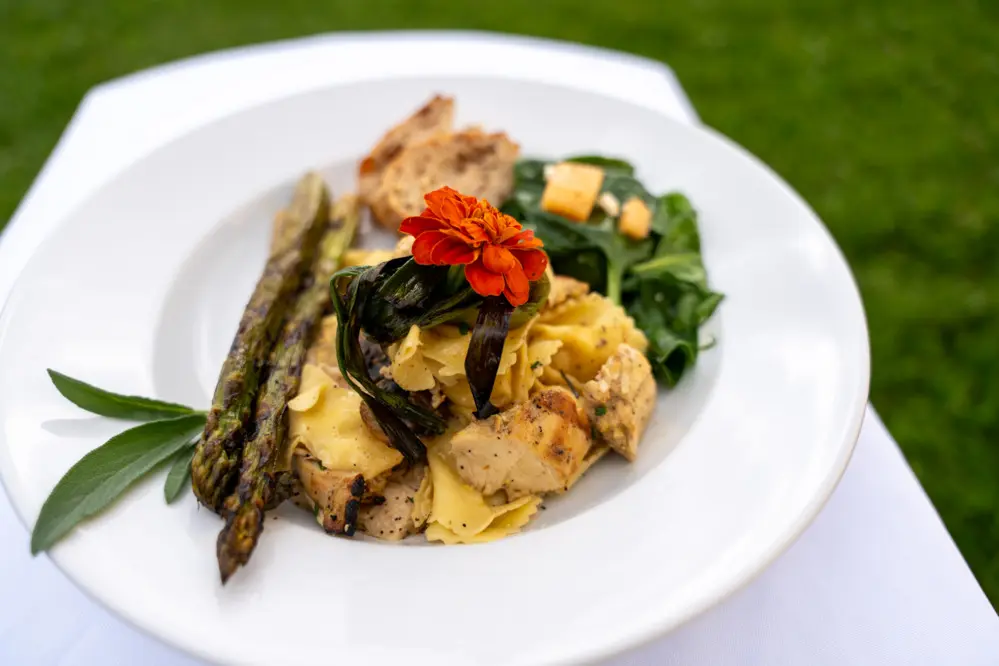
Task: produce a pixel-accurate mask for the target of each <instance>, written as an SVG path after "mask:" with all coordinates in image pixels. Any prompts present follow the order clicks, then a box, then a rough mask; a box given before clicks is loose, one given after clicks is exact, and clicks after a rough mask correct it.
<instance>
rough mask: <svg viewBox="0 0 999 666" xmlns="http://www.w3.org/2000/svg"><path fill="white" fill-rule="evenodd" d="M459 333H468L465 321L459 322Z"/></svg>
mask: <svg viewBox="0 0 999 666" xmlns="http://www.w3.org/2000/svg"><path fill="white" fill-rule="evenodd" d="M458 332H459V333H461V334H462V335H465V334H466V333H468V324H466V323H465V322H463V321H460V322H458Z"/></svg>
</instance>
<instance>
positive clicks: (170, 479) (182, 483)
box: [163, 441, 197, 504]
mask: <svg viewBox="0 0 999 666" xmlns="http://www.w3.org/2000/svg"><path fill="white" fill-rule="evenodd" d="M196 445H197V442H196V441H192V442H191V446H190V448H186V449H181V450H180V451H178V452H177V453H176V454H175V455H174V457H173V462H172V463H170V471H169V472H167V478H166V483H165V484H163V497H164V499H166V502H167V504H173V503H174V502H176V501H177V500H178V499H179V498H180V496H181V495H182V494H183V493H184V491H185V490H186V489H188V488H190V487H191V461H192V460H194V450H195V448H196Z"/></svg>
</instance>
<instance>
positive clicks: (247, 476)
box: [217, 197, 359, 583]
mask: <svg viewBox="0 0 999 666" xmlns="http://www.w3.org/2000/svg"><path fill="white" fill-rule="evenodd" d="M358 217H359V211H358V203H357V199H356V198H355V197H349V198H347V197H345V198H342V199H340V200H339V201H337V204H336V206H334V211H333V215H332V220H331V223H330V227H329V230H328V231H327V232H326V234H325V236H323V239H322V241H321V242H320V246H319V254H318V256H317V257H316V260H315V262H314V264H313V270H312V276H311V283H307V284H306V286H305V287H304V288H303V289H302V291H301V292H300V293H299V295H298V297H297V298H296V300H295V303H294V305H293V306H292V309H291V312H290V313H289V318H288V320H287V322H286V323H285V325H284V328H283V329H282V332H281V337H280V338H279V340H278V342H277V344H276V345H275V347H274V351H273V353H272V354H271V363H270V372H269V375H268V378H267V382H266V383H265V384H264V386H263V388H262V389H261V392H260V396H259V397H258V399H257V406H256V413H255V416H254V421H255V425H256V431H255V432H256V434H255V435H254V437H253V439H251V440H249V441H248V442H246V444H245V446H244V447H243V461H242V465H241V468H240V475H239V485H238V486H237V487H236V492H235V493H234V495H233V496H230V498H229V499H227V500H226V508H227V512H226V513H227V514H228V515H227V517H226V525H225V527H224V528H222V531H221V532H220V533H219V538H218V543H217V555H218V561H219V573H220V574H221V576H222V582H223V583H224V582H225V581H226V580H228V579H229V577H230V576H231V575H232V574H233V573H234V572H235V571H236V569H238V568H239V567H240V566H242V565H243V564H246V562H247V560H249V558H250V554H251V553H252V552H253V548H254V546H256V544H257V540H258V539H259V538H260V533H261V532H262V530H263V527H264V511H265V509H266V507H268V506H269V505H270V504H271V503H272V499H273V495H274V493H275V487H276V483H277V476H276V475H277V474H278V470H276V469H274V466H273V464H272V463H273V460H274V457H275V455H276V454H277V452H278V450H279V449H280V447H281V444H282V440H283V439H284V437H285V434H286V430H287V424H286V422H285V419H284V411H285V405H286V404H287V403H288V401H289V400H291V399H292V398H293V397H295V393H297V392H298V385H299V377H300V375H301V372H302V364H303V363H304V362H305V355H306V352H307V351H308V348H309V344H310V341H311V338H312V336H313V332H314V331H315V329H316V327H317V326H318V323H319V320H320V318H321V317H322V314H323V311H324V310H325V309H326V308H327V306H328V305H329V286H328V285H329V281H330V277H331V276H332V275H333V273H334V272H335V271H336V269H337V266H338V265H339V263H340V257H341V256H342V255H343V253H344V251H345V250H346V249H347V248H348V247H350V244H351V243H352V242H353V240H354V234H355V232H356V231H357V223H358Z"/></svg>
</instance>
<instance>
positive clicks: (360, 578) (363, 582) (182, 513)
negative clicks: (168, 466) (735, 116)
mask: <svg viewBox="0 0 999 666" xmlns="http://www.w3.org/2000/svg"><path fill="white" fill-rule="evenodd" d="M437 91H440V92H446V93H451V94H455V95H456V96H457V98H458V100H459V105H458V107H459V119H460V120H461V121H462V122H467V123H473V122H474V123H482V124H483V125H485V126H486V127H489V128H499V129H503V130H506V131H508V132H509V133H510V134H511V135H512V136H513V137H514V138H515V139H517V140H518V141H520V142H521V144H522V146H523V149H524V152H525V153H526V154H536V155H553V156H557V155H562V154H567V153H580V152H588V153H589V152H592V153H609V154H615V155H621V156H623V157H626V158H629V159H631V160H633V161H634V162H635V163H636V164H637V165H638V168H639V175H640V176H641V178H642V179H643V180H645V181H646V183H647V184H648V185H650V186H651V189H653V190H654V191H656V190H667V189H679V190H682V191H684V192H685V193H687V194H688V195H689V196H690V198H691V200H692V201H693V203H694V205H695V207H696V208H697V209H698V210H699V212H700V215H701V228H702V238H703V245H704V252H705V257H706V261H707V265H708V269H709V273H710V278H711V281H712V285H713V286H714V287H715V288H716V289H718V290H720V291H723V292H725V293H726V294H727V298H726V300H725V301H724V302H723V304H722V306H721V308H720V309H719V312H718V314H717V315H716V316H715V318H714V319H713V320H712V322H711V324H710V326H709V332H710V333H711V334H713V335H715V336H716V337H717V338H718V340H719V344H718V346H716V347H715V348H714V349H712V350H711V351H709V352H706V353H705V354H703V355H702V357H701V360H700V362H699V364H698V366H697V368H696V370H695V371H694V372H693V373H692V374H690V375H689V376H687V377H685V378H684V380H683V382H682V383H681V385H680V386H679V387H678V388H677V389H676V390H674V391H672V392H671V393H669V394H663V395H662V396H661V398H660V401H659V405H658V407H657V411H656V414H655V417H654V419H653V422H652V424H651V425H650V428H649V431H648V432H647V433H646V435H645V439H644V441H643V443H642V446H641V449H640V455H639V459H638V461H637V462H636V463H634V464H632V465H628V464H625V463H623V462H619V461H616V460H615V461H609V462H606V463H601V464H600V465H598V466H597V467H596V468H595V469H594V470H593V472H591V473H590V474H589V475H588V476H587V477H586V478H585V479H584V481H583V482H581V483H580V485H579V486H577V488H575V489H574V490H573V492H572V493H570V494H569V495H568V496H566V497H564V498H562V499H559V500H557V501H549V502H547V503H546V504H547V506H548V510H546V511H545V512H543V513H542V514H541V515H540V518H539V519H538V520H537V521H536V522H535V523H533V524H532V526H531V528H530V529H529V530H528V531H527V532H525V533H524V534H522V535H520V536H517V537H514V538H510V539H507V540H504V541H500V542H496V543H491V544H486V545H479V546H464V547H440V546H432V545H424V544H418V545H414V546H391V545H385V544H380V543H377V542H372V541H364V540H354V541H351V540H347V539H333V538H330V537H328V536H326V535H325V534H323V533H322V532H321V531H320V530H319V529H318V528H316V526H315V525H314V524H312V521H311V517H310V516H307V515H306V514H304V513H303V512H300V511H297V510H295V509H292V508H287V509H282V510H281V511H279V512H278V514H279V518H278V519H277V520H270V519H269V520H268V521H267V529H266V532H265V533H264V537H263V539H262V541H261V543H260V546H259V547H258V548H257V551H256V552H255V554H254V556H253V559H252V561H251V564H250V566H249V567H248V568H246V569H245V570H243V571H242V572H240V573H239V574H238V575H237V576H236V577H235V578H234V579H233V580H232V581H231V582H230V584H229V585H228V586H226V587H225V588H223V587H221V586H220V585H219V583H218V574H217V566H216V563H215V556H214V553H215V536H216V534H217V532H218V529H219V527H220V525H219V521H218V519H217V517H216V516H214V515H213V514H211V513H210V512H208V511H203V510H201V511H199V510H198V507H197V504H196V502H195V501H194V499H193V497H188V498H186V499H185V500H184V501H183V502H182V503H180V504H179V505H174V506H171V507H168V506H166V505H165V504H164V503H163V500H162V478H156V479H154V480H152V481H151V482H147V483H143V484H141V485H140V486H138V487H137V488H135V489H134V490H133V491H132V492H131V493H130V494H129V495H128V496H127V497H126V498H125V499H124V500H123V501H121V502H119V503H118V504H116V505H115V506H114V508H113V509H112V510H111V511H108V512H107V513H105V514H104V515H102V516H100V517H99V518H98V519H96V520H93V521H91V522H89V523H87V524H86V525H84V526H82V527H81V528H79V529H77V530H76V532H75V533H74V534H73V535H71V536H70V537H69V538H68V539H66V540H65V541H64V542H62V543H61V544H60V545H58V546H57V547H56V548H55V549H54V550H53V551H52V553H51V555H52V557H53V559H54V560H55V562H56V563H57V564H58V565H59V566H60V567H61V568H62V569H63V570H64V571H65V572H66V573H67V574H68V575H69V576H70V577H71V578H72V579H73V580H75V581H76V582H77V583H78V584H79V585H80V586H81V587H83V588H84V589H85V590H86V591H87V592H89V593H90V594H92V595H93V596H94V597H96V598H97V599H99V600H101V601H102V602H103V603H105V604H106V605H108V606H109V607H110V608H112V609H114V610H115V611H116V612H118V613H119V614H121V615H122V616H123V617H125V618H126V619H128V620H130V621H132V622H134V623H135V624H137V625H138V626H140V627H141V628H143V629H145V630H147V631H149V632H151V633H153V634H155V635H157V636H159V637H161V638H163V639H164V640H166V641H168V642H170V643H172V644H174V645H177V646H180V647H181V648H183V649H185V650H188V651H189V652H192V653H194V654H197V655H200V656H202V657H205V658H208V659H212V660H216V661H224V662H240V663H267V664H273V663H296V662H302V661H305V660H315V661H318V662H320V663H332V662H337V663H339V662H343V663H406V664H423V663H426V664H431V663H432V664H435V665H436V666H446V665H448V664H470V663H479V664H541V663H571V662H577V661H580V660H588V659H596V658H599V657H602V656H606V655H608V654H611V653H613V652H616V651H619V650H622V649H625V648H627V647H630V646H632V645H634V644H636V643H638V642H640V641H644V640H648V639H651V638H652V637H654V636H656V635H658V634H660V633H662V632H664V631H666V630H668V629H670V628H672V627H674V626H676V625H677V624H679V623H680V622H683V621H685V620H687V619H689V618H690V617H692V616H693V615H695V614H697V613H698V612H700V611H702V610H704V609H705V608H707V607H708V606H710V605H712V604H713V603H715V602H717V601H719V600H720V599H722V598H723V597H725V596H726V595H728V594H730V593H732V592H733V591H734V590H735V589H737V588H738V587H740V586H741V585H743V584H745V583H746V582H747V581H749V580H750V579H751V578H752V577H753V576H754V575H756V574H757V573H759V572H760V571H761V570H762V568H763V567H765V566H766V565H767V564H768V563H769V562H770V561H772V560H773V559H774V558H775V557H776V556H777V555H778V554H779V553H780V552H782V551H783V550H784V549H785V548H787V546H788V545H789V544H790V543H791V542H792V541H793V539H794V538H795V537H796V536H797V535H798V534H800V533H801V531H802V530H803V529H804V528H805V526H806V525H807V524H808V523H809V522H810V521H811V520H812V518H814V516H815V515H816V513H817V512H818V511H819V509H820V508H821V506H822V505H823V503H824V502H825V500H826V499H827V498H828V496H829V494H830V493H831V492H832V489H833V488H834V486H835V484H836V482H837V481H838V479H839V477H840V475H841V474H842V472H843V470H844V468H845V466H846V463H847V461H848V459H849V457H850V453H851V452H852V449H853V444H854V442H855V440H856V437H857V434H858V432H859V428H860V424H861V419H862V416H863V409H864V405H865V403H866V398H867V386H868V378H869V353H868V343H867V333H866V327H865V322H864V314H863V309H862V306H861V303H860V298H859V295H858V292H857V289H856V287H855V285H854V282H853V280H852V277H851V276H850V273H849V270H848V268H847V266H846V264H845V262H844V261H843V258H842V256H841V255H840V253H839V251H838V250H837V248H836V246H835V244H834V243H833V241H832V239H831V238H830V236H829V234H828V233H827V231H826V230H825V228H824V227H823V226H822V225H821V223H820V222H819V221H818V219H817V218H816V217H815V215H814V214H813V213H812V212H811V211H810V210H809V208H808V207H807V206H806V205H805V204H804V203H803V202H802V201H801V200H800V199H799V198H798V197H797V196H796V195H795V194H794V192H793V191H792V190H791V189H790V188H789V187H788V186H787V185H786V184H784V183H783V182H782V181H781V180H780V179H779V178H777V177H776V176H775V175H774V174H773V173H772V172H770V171H769V170H768V169H767V168H766V167H765V166H763V165H762V164H760V163H759V162H758V161H757V160H755V159H754V158H752V157H751V156H749V155H748V154H747V153H745V152H744V151H743V150H742V149H740V148H738V147H737V146H735V145H734V144H732V143H731V142H729V141H728V140H726V139H724V138H722V137H720V136H718V135H716V134H714V133H712V132H710V131H707V130H703V129H697V128H693V127H690V126H685V125H681V124H677V123H675V122H673V121H670V120H669V119H667V118H665V117H663V116H661V115H659V114H657V113H655V112H653V111H650V110H648V109H645V108H640V107H637V106H632V105H630V104H627V103H625V102H622V101H620V100H617V99H613V98H609V97H603V96H599V95H595V94H591V93H586V92H581V91H578V90H570V89H566V88H560V87H556V86H550V85H545V84H540V83H530V82H523V81H516V80H510V79H499V78H497V79H483V78H476V79H467V78H466V79H457V78H456V79H429V78H406V79H398V80H385V81H377V82H368V83H361V84H352V85H349V86H340V87H336V88H332V89H327V90H322V91H318V92H314V93H309V94H305V95H301V96H296V97H290V98H287V99H283V100H280V101H277V102H274V103H271V104H267V105H265V106H261V107H258V108H255V109H252V110H249V111H246V112H243V113H240V114H238V115H235V116H232V117H230V118H226V119H224V120H222V121H219V122H216V123H213V124H211V125H208V126H206V127H204V128H202V129H200V130H198V131H196V132H193V133H191V134H189V135H187V136H185V137H183V138H181V139H179V140H177V141H175V142H174V143H172V144H169V145H167V146H166V147H164V148H162V149H160V150H158V151H156V152H155V153H153V154H151V155H150V156H148V157H147V158H146V159H144V160H142V161H141V162H139V163H137V164H135V165H134V166H133V167H131V168H129V169H128V170H126V171H125V172H124V173H122V174H121V175H120V176H119V177H118V178H116V179H115V180H114V181H113V182H111V183H110V184H109V185H107V186H106V187H105V188H104V189H102V190H101V191H100V192H98V193H97V194H96V195H95V196H94V197H93V198H91V199H90V200H89V201H88V202H87V203H86V204H85V205H83V206H82V207H81V208H80V209H79V210H78V211H77V212H76V213H75V214H73V215H72V216H71V217H70V218H69V219H68V220H66V222H65V223H64V224H63V226H62V227H61V228H60V230H59V231H58V232H57V233H56V234H55V235H54V236H53V238H52V239H51V240H50V241H49V242H48V243H47V244H46V245H44V246H43V247H42V248H41V249H40V250H39V251H38V253H37V254H36V255H35V256H34V257H33V258H32V260H31V262H30V264H29V266H28V267H27V268H26V269H25V271H24V273H23V274H22V276H21V278H20V280H19V283H18V285H17V287H16V288H15V290H14V292H13V293H12V295H11V298H10V300H9V301H8V303H7V305H6V307H5V309H4V312H3V314H2V317H0V424H2V430H0V437H2V439H0V444H2V445H0V472H2V477H3V481H4V485H5V486H6V488H7V491H8V493H9V494H10V496H11V498H12V500H13V502H14V505H15V506H16V508H17V510H18V512H19V513H20V515H21V516H22V518H24V519H25V522H26V523H28V524H29V525H30V524H32V523H33V522H34V520H35V517H36V516H37V514H38V511H39V508H40V507H41V504H42V502H43V501H44V499H45V497H46V495H47V494H48V492H49V490H50V489H51V488H52V487H53V485H54V484H55V482H56V481H57V480H58V478H59V477H60V476H61V475H62V474H63V473H64V472H65V471H66V469H68V468H69V467H70V466H71V465H72V464H73V463H74V462H75V461H76V460H78V459H79V458H80V457H81V456H82V455H83V454H84V453H86V452H87V451H88V450H90V449H92V448H93V447H95V446H97V445H99V444H100V443H101V442H103V441H104V440H105V439H106V438H107V437H108V436H109V435H111V434H112V433H114V432H116V431H118V430H120V429H121V427H122V426H121V424H119V423H115V422H112V421H109V420H106V419H100V418H96V417H90V416H88V415H87V414H85V413H83V412H81V411H80V410H78V409H76V408H75V407H73V406H72V405H70V404H69V403H67V402H66V401H65V400H64V399H62V398H61V397H60V396H59V395H58V394H57V393H56V391H55V389H54V388H53V387H52V386H51V385H50V384H49V382H48V379H47V377H46V375H45V368H46V367H52V368H56V369H58V370H61V371H63V372H66V373H68V374H70V375H73V376H76V377H80V378H82V379H85V380H87V381H90V382H93V383H95V384H97V385H99V386H102V387H105V388H109V389H112V390H119V391H123V392H130V393H139V394H144V395H154V396H157V397H161V398H165V399H170V400H177V401H181V402H186V403H188V404H193V405H207V404H208V402H209V396H210V395H211V392H212V389H213V386H214V382H215V379H216V377H217V371H218V367H219V365H220V363H221V361H222V359H223V358H224V356H225V353H226V350H227V348H228V345H229V342H230V340H231V337H232V333H233V329H234V327H235V324H236V322H237V320H238V318H239V315H240V313H241V311H242V307H243V304H244V302H245V299H246V298H247V296H248V294H249V292H250V291H251V289H252V286H253V284H254V282H255V281H256V278H257V276H258V274H259V271H260V268H261V266H262V262H263V259H264V253H265V247H266V242H267V234H268V225H269V224H270V217H271V215H272V214H273V213H274V212H275V211H276V210H277V209H278V208H279V207H280V206H281V204H282V203H283V202H284V201H285V199H286V198H287V196H288V194H289V192H290V187H291V183H292V182H293V180H294V178H295V177H296V176H297V175H298V174H299V173H300V172H302V171H303V170H305V169H306V168H309V167H312V166H321V167H323V168H324V172H325V173H326V175H327V176H328V178H329V180H330V182H331V183H332V185H333V187H334V189H335V190H336V191H338V192H342V191H344V190H345V189H347V188H349V187H350V186H351V185H352V175H351V174H352V170H353V164H354V162H355V160H356V159H357V158H358V156H360V155H361V154H363V153H364V152H366V150H367V148H369V147H370V145H371V144H372V143H373V142H374V141H375V139H376V138H377V137H378V136H379V135H380V134H381V133H382V132H383V131H384V130H385V129H386V128H387V127H388V126H389V125H390V124H392V123H393V122H395V121H397V120H398V118H400V117H401V116H402V115H404V114H405V113H407V112H408V111H409V110H410V109H412V108H415V107H416V106H417V105H418V104H419V103H420V102H421V101H422V100H424V99H425V98H426V97H428V96H429V95H430V94H431V93H433V92H437Z"/></svg>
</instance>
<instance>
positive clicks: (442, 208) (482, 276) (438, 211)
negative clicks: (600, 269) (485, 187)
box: [399, 187, 548, 307]
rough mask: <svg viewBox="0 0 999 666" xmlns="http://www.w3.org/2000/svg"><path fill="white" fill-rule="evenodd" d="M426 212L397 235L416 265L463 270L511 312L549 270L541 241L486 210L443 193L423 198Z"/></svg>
mask: <svg viewBox="0 0 999 666" xmlns="http://www.w3.org/2000/svg"><path fill="white" fill-rule="evenodd" d="M423 200H424V201H425V202H426V204H427V207H426V209H425V210H424V211H423V212H422V213H420V214H419V215H417V216H415V217H407V218H406V219H405V220H403V221H402V224H401V225H400V226H399V231H401V232H402V233H404V234H411V235H412V236H413V237H414V239H415V240H414V241H413V258H414V259H415V260H416V263H418V264H424V265H427V264H430V265H434V266H455V265H463V266H464V267H465V278H466V279H467V280H468V283H469V284H470V285H472V289H474V290H475V291H476V293H479V294H481V295H482V296H499V295H500V294H504V295H505V296H506V298H507V300H508V301H510V304H511V305H513V306H515V307H516V306H518V305H523V304H524V303H526V302H527V298H528V294H529V292H530V289H531V282H532V281H534V280H537V279H539V278H540V277H541V276H542V275H543V274H544V272H545V268H547V266H548V255H546V254H545V253H544V251H543V250H541V247H542V243H541V239H539V238H535V237H534V232H533V231H529V230H525V229H524V228H523V227H522V226H521V225H520V222H518V221H517V220H515V219H513V218H512V217H510V216H509V215H504V214H503V213H501V212H499V211H498V210H496V209H495V208H493V207H492V206H490V205H489V202H488V201H485V200H482V201H479V200H478V199H476V198H475V197H468V196H465V195H463V194H460V193H459V192H457V191H455V190H453V189H451V188H450V187H442V188H440V189H439V190H434V191H433V192H430V193H429V194H427V195H425V196H424V197H423Z"/></svg>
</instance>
